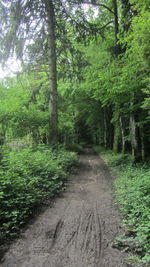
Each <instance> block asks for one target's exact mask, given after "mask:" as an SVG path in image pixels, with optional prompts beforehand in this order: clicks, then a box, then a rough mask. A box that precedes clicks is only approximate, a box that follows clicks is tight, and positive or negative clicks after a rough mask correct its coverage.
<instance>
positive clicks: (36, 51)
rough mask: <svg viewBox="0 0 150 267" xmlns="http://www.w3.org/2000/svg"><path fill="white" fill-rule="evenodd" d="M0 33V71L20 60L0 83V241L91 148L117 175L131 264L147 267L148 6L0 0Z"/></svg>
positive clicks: (114, 1)
mask: <svg viewBox="0 0 150 267" xmlns="http://www.w3.org/2000/svg"><path fill="white" fill-rule="evenodd" d="M0 26H1V29H0V62H1V65H2V67H3V68H4V69H5V70H7V68H9V60H10V59H11V58H15V60H19V62H20V68H19V69H18V70H17V71H15V73H14V74H13V75H9V76H6V77H4V78H1V80H0V161H1V166H0V230H1V232H0V241H1V243H3V241H4V239H7V238H10V237H13V236H15V235H16V233H17V232H18V230H19V229H20V227H21V226H22V225H23V224H24V223H25V222H26V221H27V219H28V218H29V217H30V215H31V214H32V212H33V210H34V208H35V207H38V206H39V205H41V204H44V203H46V202H47V200H48V199H49V198H51V197H53V196H54V195H57V193H58V192H59V191H61V190H62V188H63V186H64V183H65V181H66V179H67V177H68V176H69V174H70V172H71V171H72V169H73V168H74V166H75V165H77V161H78V156H77V154H78V153H81V151H82V149H83V147H86V145H89V144H90V145H92V147H93V149H95V150H96V151H97V153H100V154H101V155H103V156H104V158H106V160H107V163H108V165H109V166H110V168H112V171H113V172H114V173H115V175H116V177H117V179H116V181H115V184H114V190H115V195H116V202H117V203H118V204H119V207H120V212H121V214H122V217H123V220H124V224H125V225H126V227H127V232H128V233H129V234H128V238H130V239H132V240H134V241H136V242H137V243H138V244H139V245H138V246H137V247H136V246H134V249H133V251H134V253H135V255H136V256H135V257H134V256H133V259H132V260H133V261H135V262H136V264H138V263H140V262H142V263H144V264H146V263H148V262H150V256H149V251H150V168H149V162H150V155H149V151H150V0H87V1H85V0H55V1H54V0H40V1H36V0H1V2H0ZM118 242H119V241H118ZM120 242H123V241H120ZM137 256H138V257H137ZM135 266H138V265H135Z"/></svg>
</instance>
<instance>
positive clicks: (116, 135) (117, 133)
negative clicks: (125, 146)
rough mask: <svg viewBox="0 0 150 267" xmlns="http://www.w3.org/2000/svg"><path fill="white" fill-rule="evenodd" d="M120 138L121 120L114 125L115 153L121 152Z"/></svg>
mask: <svg viewBox="0 0 150 267" xmlns="http://www.w3.org/2000/svg"><path fill="white" fill-rule="evenodd" d="M119 137H120V126H119V120H117V121H116V122H115V124H114V140H113V151H114V152H115V153H117V152H118V150H119Z"/></svg>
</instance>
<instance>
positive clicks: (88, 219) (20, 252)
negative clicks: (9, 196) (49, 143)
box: [0, 149, 129, 267]
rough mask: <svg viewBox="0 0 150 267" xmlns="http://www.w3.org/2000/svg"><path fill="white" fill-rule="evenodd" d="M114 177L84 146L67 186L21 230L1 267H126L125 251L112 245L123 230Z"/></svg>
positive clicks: (99, 159)
mask: <svg viewBox="0 0 150 267" xmlns="http://www.w3.org/2000/svg"><path fill="white" fill-rule="evenodd" d="M112 180H113V179H112V176H111V175H110V173H109V171H108V168H107V166H106V165H105V163H104V162H103V160H102V159H101V158H100V157H99V156H97V155H96V154H94V153H93V152H91V150H90V149H87V150H86V153H85V154H83V155H81V156H80V161H79V168H78V171H77V173H76V174H75V175H73V176H72V177H71V178H70V182H69V187H67V190H66V191H65V192H64V193H63V194H62V195H61V196H60V197H59V198H57V199H56V200H55V201H53V203H52V204H51V205H50V206H48V207H47V208H46V209H45V210H44V211H43V212H42V213H40V214H39V216H37V218H36V220H35V221H34V222H32V223H31V224H30V225H29V226H28V228H27V229H26V230H24V231H23V233H22V234H21V237H20V238H19V239H18V240H16V241H15V243H13V244H12V245H11V247H10V249H9V250H8V252H7V253H6V254H5V256H4V259H3V261H2V263H1V264H0V267H123V266H124V267H125V266H127V265H126V264H125V263H124V261H123V258H124V257H125V256H126V255H125V254H124V253H123V252H121V251H120V250H117V249H115V248H113V247H112V243H113V240H114V239H115V237H116V236H117V235H118V233H119V232H120V230H121V228H120V221H119V216H118V212H117V209H116V208H115V207H114V205H113V197H112ZM128 266H129V265H128Z"/></svg>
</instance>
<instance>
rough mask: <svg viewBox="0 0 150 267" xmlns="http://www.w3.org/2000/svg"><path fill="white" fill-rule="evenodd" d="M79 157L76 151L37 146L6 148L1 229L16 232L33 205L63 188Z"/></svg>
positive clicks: (1, 173)
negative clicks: (19, 148) (14, 149)
mask: <svg viewBox="0 0 150 267" xmlns="http://www.w3.org/2000/svg"><path fill="white" fill-rule="evenodd" d="M76 161H77V157H76V154H75V153H74V152H67V151H65V150H63V149H58V150H56V149H55V150H52V149H50V148H46V147H45V146H38V147H37V148H36V149H34V150H33V149H32V148H26V149H23V150H22V151H19V152H15V151H13V152H12V151H11V152H7V153H5V155H3V159H2V161H1V164H2V165H1V168H0V202H1V206H0V232H1V236H0V238H1V239H2V238H3V237H4V236H7V235H10V234H13V233H14V232H15V231H16V230H17V229H18V228H19V227H20V225H21V224H23V223H24V221H25V219H26V218H27V217H28V216H29V215H30V214H31V213H32V211H33V209H34V208H35V207H36V206H38V205H40V204H42V203H44V202H45V201H46V199H47V198H49V197H53V196H54V195H55V194H56V193H57V192H58V191H60V190H61V188H62V186H63V184H64V181H65V179H66V178H67V175H68V173H69V171H70V170H71V168H72V166H73V165H74V164H75V163H76Z"/></svg>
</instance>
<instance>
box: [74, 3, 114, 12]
mask: <svg viewBox="0 0 150 267" xmlns="http://www.w3.org/2000/svg"><path fill="white" fill-rule="evenodd" d="M74 4H76V5H78V4H87V5H93V6H97V7H104V8H106V9H107V10H108V11H109V12H111V13H112V14H114V11H113V10H111V9H110V8H109V7H108V6H106V5H104V4H98V3H95V2H93V1H91V2H88V1H84V2H80V3H76V2H74Z"/></svg>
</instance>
